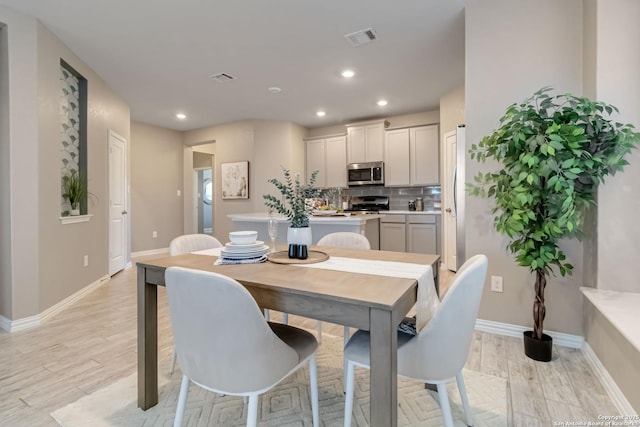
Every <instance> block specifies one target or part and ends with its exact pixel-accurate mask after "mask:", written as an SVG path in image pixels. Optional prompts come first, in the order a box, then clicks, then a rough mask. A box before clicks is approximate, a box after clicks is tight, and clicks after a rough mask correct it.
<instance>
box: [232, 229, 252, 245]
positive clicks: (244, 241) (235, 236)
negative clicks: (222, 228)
mask: <svg viewBox="0 0 640 427" xmlns="http://www.w3.org/2000/svg"><path fill="white" fill-rule="evenodd" d="M257 238H258V232H257V231H232V232H231V233H229V240H231V243H235V244H236V245H250V244H251V243H254V242H255V241H256V239H257Z"/></svg>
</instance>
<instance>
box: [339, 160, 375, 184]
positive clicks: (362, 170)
mask: <svg viewBox="0 0 640 427" xmlns="http://www.w3.org/2000/svg"><path fill="white" fill-rule="evenodd" d="M347 184H348V185H349V186H350V187H354V186H358V185H384V162H368V163H350V164H348V165H347Z"/></svg>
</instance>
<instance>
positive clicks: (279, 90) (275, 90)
mask: <svg viewBox="0 0 640 427" xmlns="http://www.w3.org/2000/svg"><path fill="white" fill-rule="evenodd" d="M269 92H271V93H280V92H282V89H280V88H279V87H278V86H271V87H270V88H269Z"/></svg>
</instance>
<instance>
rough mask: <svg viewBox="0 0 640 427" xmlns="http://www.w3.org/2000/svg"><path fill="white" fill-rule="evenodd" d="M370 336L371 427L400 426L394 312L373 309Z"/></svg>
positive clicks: (396, 339) (371, 311)
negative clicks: (392, 313)
mask: <svg viewBox="0 0 640 427" xmlns="http://www.w3.org/2000/svg"><path fill="white" fill-rule="evenodd" d="M370 322H371V323H370V325H371V328H370V334H371V341H370V345H371V349H370V352H371V371H370V373H369V375H370V378H371V403H370V404H371V426H372V427H396V426H397V425H398V387H397V382H398V378H397V369H398V366H397V353H396V352H397V348H398V336H397V335H396V326H395V325H393V322H392V321H391V312H390V311H386V310H380V309H374V308H372V309H371V310H370Z"/></svg>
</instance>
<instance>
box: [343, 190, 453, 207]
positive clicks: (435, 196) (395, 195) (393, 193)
mask: <svg viewBox="0 0 640 427" xmlns="http://www.w3.org/2000/svg"><path fill="white" fill-rule="evenodd" d="M342 195H343V196H347V197H353V196H360V197H362V196H387V197H389V209H391V210H407V209H408V208H409V200H415V198H416V197H422V198H423V201H424V210H432V209H434V203H440V202H441V198H440V186H439V185H433V186H427V187H377V186H371V187H355V188H346V189H343V190H342ZM436 209H439V208H438V207H436Z"/></svg>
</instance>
